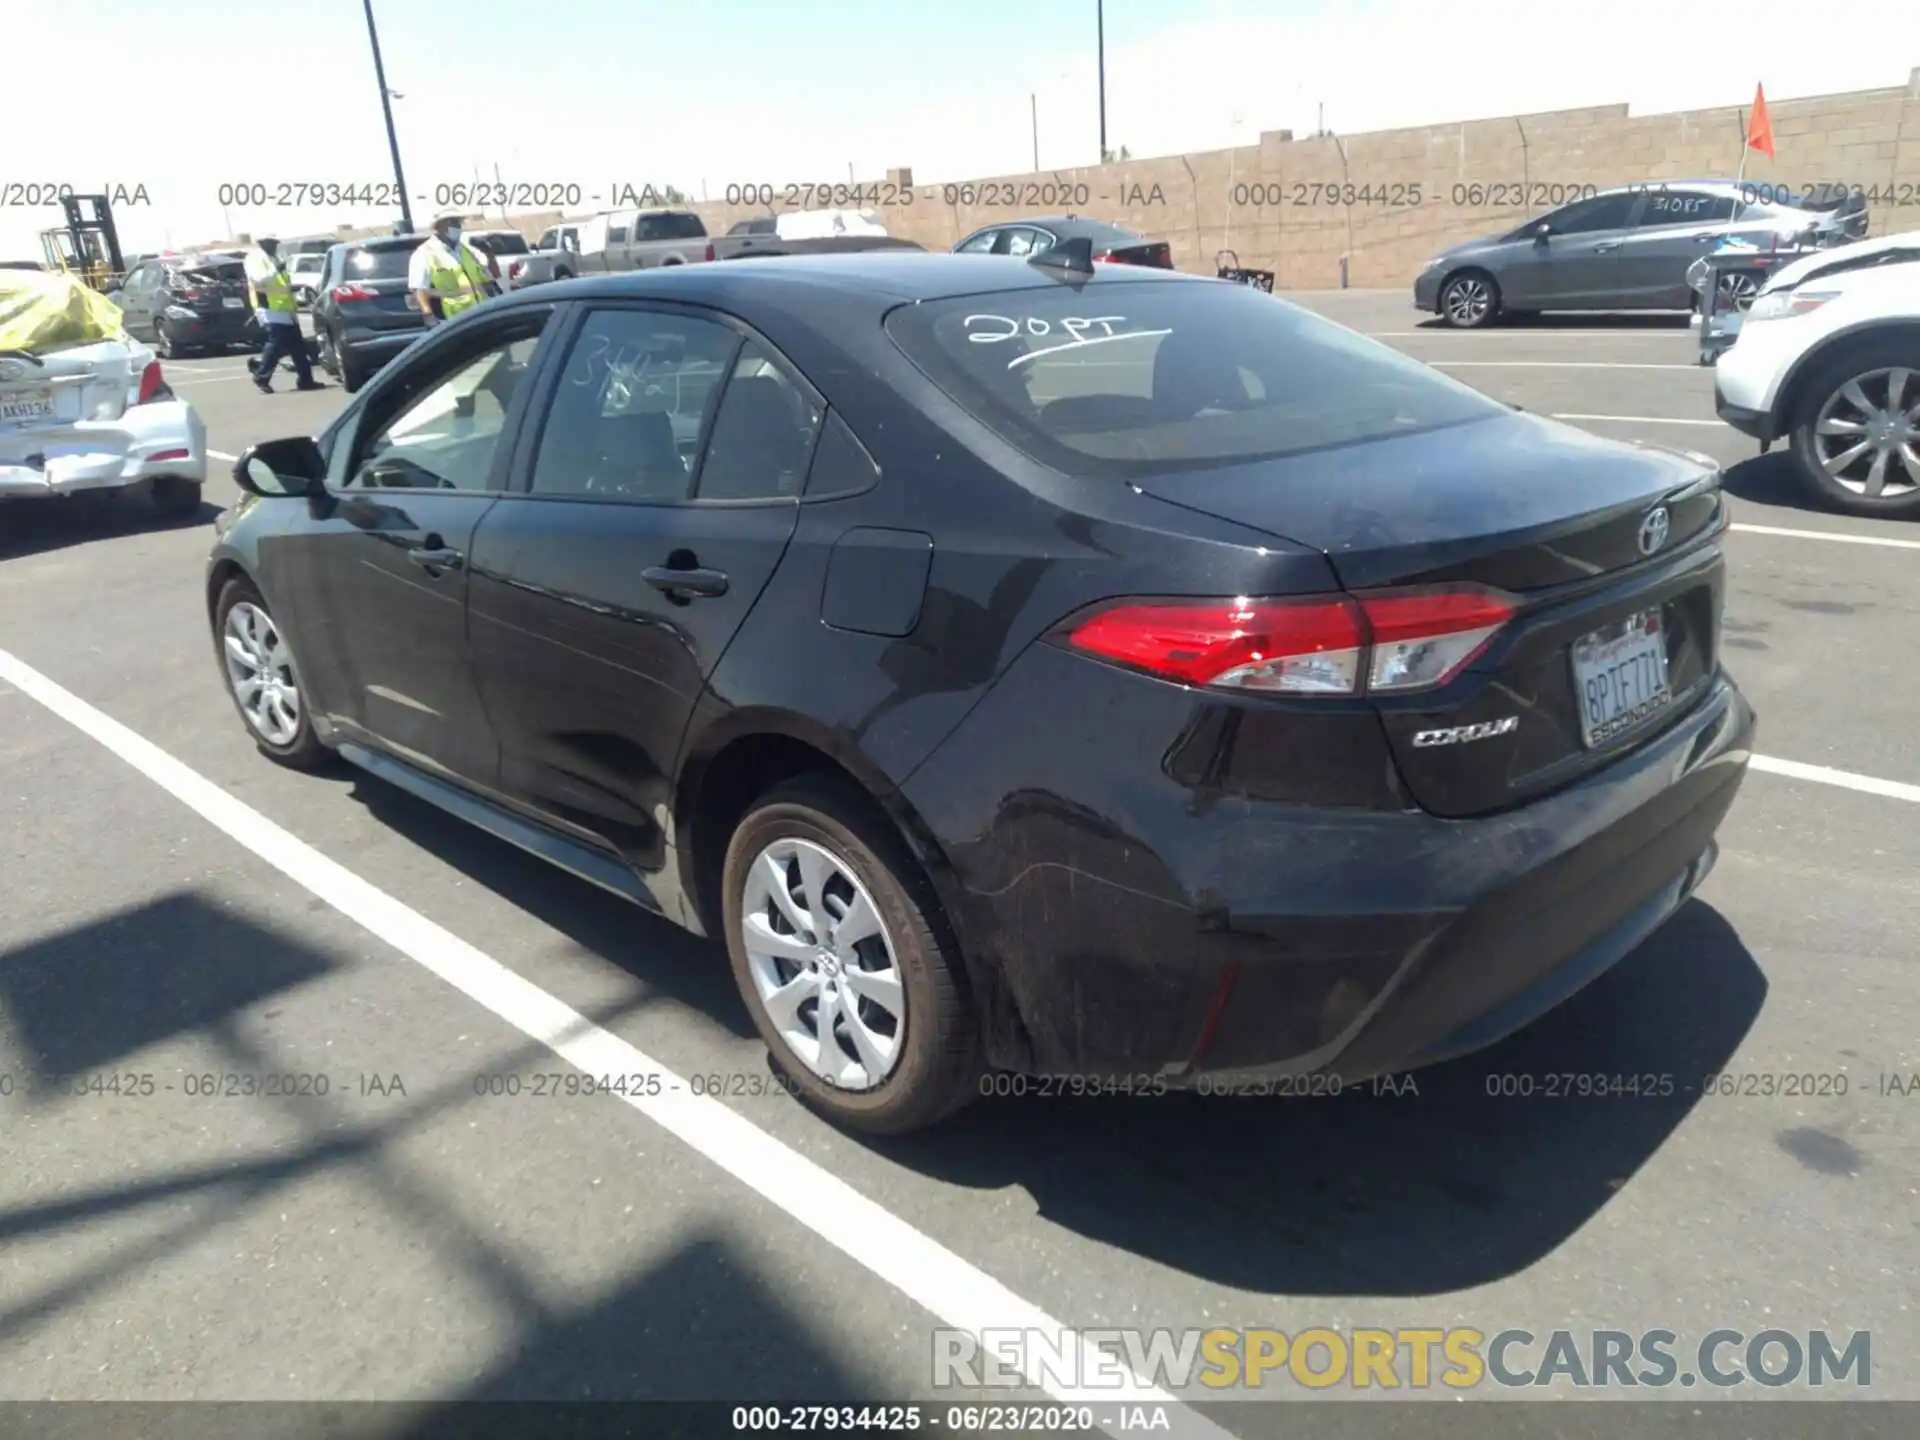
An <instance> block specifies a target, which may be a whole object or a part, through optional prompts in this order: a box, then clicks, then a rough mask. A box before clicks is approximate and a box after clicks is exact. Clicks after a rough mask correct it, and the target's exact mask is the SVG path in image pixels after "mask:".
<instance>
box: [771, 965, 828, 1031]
mask: <svg viewBox="0 0 1920 1440" xmlns="http://www.w3.org/2000/svg"><path fill="white" fill-rule="evenodd" d="M819 988H820V987H819V985H818V984H817V983H816V982H815V981H814V978H813V976H811V975H809V974H808V973H807V972H806V971H804V970H803V971H801V972H800V973H799V974H798V975H796V976H794V977H793V979H791V980H789V981H787V983H786V984H784V985H780V986H777V987H775V988H774V989H773V990H770V991H768V992H767V993H765V994H764V995H762V996H761V997H760V1003H761V1004H763V1005H765V1006H766V1007H767V1018H768V1019H769V1020H771V1021H773V1023H774V1026H775V1027H776V1028H777V1029H779V1030H780V1031H782V1032H783V1033H795V1034H797V1033H799V1032H800V1031H801V1028H802V1027H801V1024H800V1006H801V1003H802V1002H803V1001H805V1000H807V999H808V998H810V997H811V996H812V995H813V994H814V993H815V992H816V991H818V990H819Z"/></svg>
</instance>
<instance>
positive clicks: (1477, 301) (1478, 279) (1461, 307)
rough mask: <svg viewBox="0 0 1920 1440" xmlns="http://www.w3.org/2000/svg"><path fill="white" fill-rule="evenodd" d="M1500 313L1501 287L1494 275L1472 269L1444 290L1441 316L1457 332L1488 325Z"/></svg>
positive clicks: (1444, 286) (1442, 291) (1456, 277)
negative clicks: (1494, 281) (1495, 282)
mask: <svg viewBox="0 0 1920 1440" xmlns="http://www.w3.org/2000/svg"><path fill="white" fill-rule="evenodd" d="M1499 313H1500V287H1499V286H1497V285H1495V284H1494V283H1493V277H1492V276H1491V275H1483V274H1481V273H1480V272H1479V271H1477V270H1469V271H1466V272H1465V273H1463V274H1459V275H1455V276H1454V277H1453V278H1452V279H1451V280H1449V281H1447V283H1446V284H1445V285H1443V286H1441V287H1440V315H1441V318H1442V319H1444V320H1445V321H1446V322H1447V324H1449V325H1451V326H1453V327H1454V328H1455V329H1457V330H1472V329H1474V328H1475V327H1477V326H1480V325H1485V324H1486V323H1487V322H1488V321H1490V320H1492V319H1493V317H1494V316H1496V315H1498V314H1499Z"/></svg>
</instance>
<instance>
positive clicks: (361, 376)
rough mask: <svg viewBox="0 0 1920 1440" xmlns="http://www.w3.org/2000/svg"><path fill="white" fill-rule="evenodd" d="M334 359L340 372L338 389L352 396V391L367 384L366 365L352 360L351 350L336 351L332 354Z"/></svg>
mask: <svg viewBox="0 0 1920 1440" xmlns="http://www.w3.org/2000/svg"><path fill="white" fill-rule="evenodd" d="M334 359H335V362H336V363H337V364H338V365H339V367H340V370H339V375H340V388H341V389H342V390H344V391H346V392H347V393H348V394H349V395H351V394H353V392H354V391H356V390H358V389H359V388H360V387H361V386H362V385H364V384H366V383H367V376H368V371H367V368H366V363H365V362H364V361H357V360H355V359H354V358H353V351H351V350H339V351H336V352H335V354H334Z"/></svg>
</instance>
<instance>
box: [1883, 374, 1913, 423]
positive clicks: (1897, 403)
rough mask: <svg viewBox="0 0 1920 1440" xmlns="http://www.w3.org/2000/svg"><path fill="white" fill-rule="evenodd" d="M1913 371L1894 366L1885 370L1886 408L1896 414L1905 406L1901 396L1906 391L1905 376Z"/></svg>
mask: <svg viewBox="0 0 1920 1440" xmlns="http://www.w3.org/2000/svg"><path fill="white" fill-rule="evenodd" d="M1912 373H1913V372H1912V371H1911V370H1907V369H1903V368H1900V367H1898V366H1896V367H1895V368H1894V369H1892V370H1889V371H1887V409H1888V410H1890V411H1892V412H1893V413H1894V414H1895V415H1898V414H1899V413H1900V412H1901V411H1902V410H1904V409H1905V408H1906V407H1905V405H1904V404H1902V397H1903V396H1904V395H1905V394H1906V393H1907V377H1908V376H1909V375H1911V374H1912Z"/></svg>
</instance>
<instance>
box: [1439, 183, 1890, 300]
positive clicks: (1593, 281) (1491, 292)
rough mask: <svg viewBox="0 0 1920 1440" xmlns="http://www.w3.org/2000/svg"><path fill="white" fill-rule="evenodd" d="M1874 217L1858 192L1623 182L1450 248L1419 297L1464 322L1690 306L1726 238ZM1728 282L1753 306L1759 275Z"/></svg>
mask: <svg viewBox="0 0 1920 1440" xmlns="http://www.w3.org/2000/svg"><path fill="white" fill-rule="evenodd" d="M1866 219H1867V216H1866V205H1865V201H1864V197H1862V196H1860V195H1858V194H1854V195H1845V194H1842V195H1840V196H1838V197H1822V198H1819V199H1813V198H1811V197H1808V196H1803V194H1802V193H1801V192H1797V191H1793V190H1791V189H1790V188H1789V187H1787V186H1782V185H1773V184H1768V183H1760V182H1752V181H1749V182H1747V183H1744V184H1736V183H1734V182H1732V181H1728V180H1663V181H1651V182H1643V183H1640V184H1635V185H1623V186H1621V187H1619V188H1618V189H1614V190H1602V191H1600V192H1598V193H1597V194H1594V195H1590V196H1587V197H1585V198H1583V199H1580V200H1576V201H1574V202H1573V203H1572V204H1570V205H1565V206H1562V207H1561V208H1560V209H1558V210H1555V211H1553V212H1552V213H1550V214H1547V215H1543V216H1539V217H1536V218H1535V219H1532V220H1529V221H1527V223H1526V224H1524V225H1521V226H1519V227H1517V228H1515V229H1513V230H1508V231H1506V232H1504V233H1502V234H1499V235H1491V236H1488V237H1486V238H1485V239H1481V240H1469V241H1467V242H1466V243H1465V244H1463V245H1455V246H1453V247H1451V248H1450V249H1447V250H1443V251H1441V252H1440V253H1439V254H1438V255H1436V256H1434V257H1433V259H1431V260H1429V261H1428V262H1427V265H1426V268H1425V269H1424V270H1422V271H1421V272H1420V278H1419V279H1417V280H1415V281H1414V282H1413V303H1414V304H1415V305H1416V306H1417V307H1419V308H1420V309H1422V310H1427V311H1431V312H1433V313H1435V314H1437V315H1439V316H1440V317H1441V318H1442V319H1444V320H1445V321H1446V322H1447V323H1448V324H1450V325H1457V326H1462V327H1471V326H1475V325H1484V324H1486V323H1488V322H1489V321H1491V320H1493V319H1494V318H1496V317H1497V316H1501V315H1508V316H1512V315H1524V314H1527V313H1529V312H1533V311H1540V310H1688V309H1691V308H1692V307H1693V290H1692V288H1691V287H1690V286H1689V285H1688V284H1687V267H1688V266H1690V265H1691V264H1692V263H1693V262H1694V261H1695V260H1697V259H1699V258H1700V256H1702V255H1704V254H1706V253H1707V252H1708V251H1710V250H1712V249H1714V248H1715V246H1717V245H1718V244H1719V242H1720V241H1722V240H1725V239H1739V240H1744V241H1746V242H1748V243H1750V244H1753V245H1755V246H1757V247H1758V248H1760V249H1762V250H1765V249H1769V248H1772V247H1773V246H1776V245H1777V246H1779V247H1780V248H1783V249H1784V248H1789V247H1792V246H1796V245H1801V244H1825V243H1829V242H1831V241H1834V240H1845V239H1858V238H1860V237H1861V236H1862V235H1864V234H1865V233H1866ZM1721 283H1722V285H1723V286H1724V287H1726V289H1727V290H1728V292H1729V293H1728V295H1727V297H1726V298H1728V299H1730V300H1733V301H1734V302H1736V303H1744V302H1745V301H1746V300H1749V299H1751V297H1752V292H1753V290H1754V288H1755V286H1756V285H1757V283H1758V279H1757V274H1756V275H1748V274H1746V273H1745V272H1740V271H1734V272H1729V273H1727V274H1725V275H1723V277H1722V280H1721Z"/></svg>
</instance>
